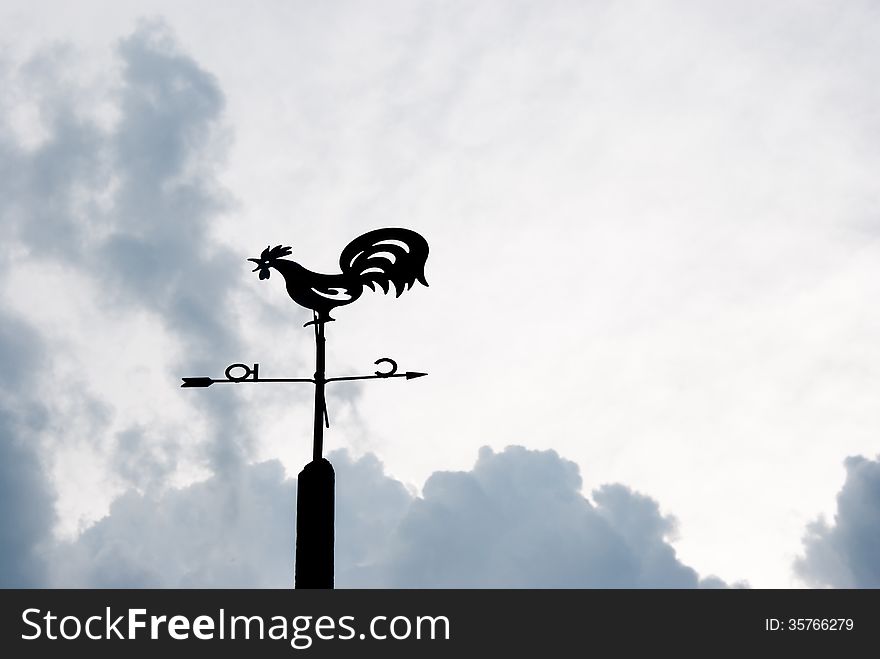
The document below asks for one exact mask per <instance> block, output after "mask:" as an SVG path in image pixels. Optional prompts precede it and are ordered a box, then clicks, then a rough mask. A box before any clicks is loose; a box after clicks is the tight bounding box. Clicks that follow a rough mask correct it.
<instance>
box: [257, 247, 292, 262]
mask: <svg viewBox="0 0 880 659" xmlns="http://www.w3.org/2000/svg"><path fill="white" fill-rule="evenodd" d="M292 251H293V250H291V249H290V247H282V246H281V245H276V246H275V247H270V246H266V249H264V250H263V253H262V254H260V258H261V259H269V260H274V259H280V258H281V257H282V256H290V255H291V253H292Z"/></svg>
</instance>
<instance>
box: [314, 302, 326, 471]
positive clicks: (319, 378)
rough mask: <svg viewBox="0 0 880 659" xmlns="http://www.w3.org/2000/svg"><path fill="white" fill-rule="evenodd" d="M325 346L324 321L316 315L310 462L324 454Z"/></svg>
mask: <svg viewBox="0 0 880 659" xmlns="http://www.w3.org/2000/svg"><path fill="white" fill-rule="evenodd" d="M326 346H327V340H326V339H325V338H324V319H323V318H322V317H321V316H320V315H318V316H316V317H315V438H314V443H313V444H312V460H320V459H321V458H322V457H323V454H324V419H325V417H326V414H327V402H326V400H325V399H324V384H325V382H326V377H325V376H326V373H325V365H324V364H325V352H326Z"/></svg>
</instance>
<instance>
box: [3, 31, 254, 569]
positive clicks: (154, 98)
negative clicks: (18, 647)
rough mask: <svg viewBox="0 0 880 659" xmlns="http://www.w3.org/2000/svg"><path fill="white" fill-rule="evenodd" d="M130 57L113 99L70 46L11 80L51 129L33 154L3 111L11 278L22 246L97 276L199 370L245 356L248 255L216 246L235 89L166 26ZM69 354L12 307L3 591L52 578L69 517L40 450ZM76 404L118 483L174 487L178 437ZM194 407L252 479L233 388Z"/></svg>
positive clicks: (6, 349) (111, 301)
mask: <svg viewBox="0 0 880 659" xmlns="http://www.w3.org/2000/svg"><path fill="white" fill-rule="evenodd" d="M117 55H118V59H119V62H120V64H121V65H122V66H121V77H120V79H119V82H118V85H117V86H116V88H115V89H114V90H113V93H112V94H110V95H109V97H108V98H92V97H91V96H89V94H91V93H93V90H90V89H88V88H87V87H86V86H83V85H81V84H79V83H77V82H74V80H75V79H76V73H77V58H76V57H75V56H74V54H73V53H71V52H70V51H69V50H68V49H66V48H64V47H53V48H47V49H44V50H42V51H41V52H39V53H37V54H36V55H35V56H33V57H32V58H31V59H30V60H29V61H27V62H26V63H24V64H23V65H22V66H21V67H20V68H19V69H18V70H17V71H12V72H11V73H9V75H11V76H13V77H14V78H15V79H16V80H18V81H19V83H20V84H22V85H24V86H25V87H26V91H27V93H28V94H29V95H30V97H32V99H33V101H34V104H35V107H36V108H37V110H36V111H37V114H38V116H39V122H40V124H41V126H42V130H43V131H44V133H45V135H44V138H43V139H42V140H41V141H39V143H37V144H36V145H32V146H30V147H26V146H24V145H23V143H22V141H21V140H20V139H19V137H20V136H18V135H17V134H16V132H15V130H14V129H13V127H12V126H13V123H12V121H11V115H6V114H4V113H0V235H2V237H3V239H4V243H5V246H6V249H5V250H3V251H2V252H0V283H2V280H4V279H5V278H6V277H7V276H8V274H9V272H10V268H12V267H14V260H13V256H12V255H13V254H14V253H17V254H19V255H20V254H22V253H24V254H27V258H28V261H29V262H30V263H34V264H39V263H45V264H63V266H64V267H65V268H68V269H71V270H73V271H74V272H76V273H77V274H78V275H82V276H84V277H86V278H88V279H90V280H91V281H93V282H95V285H96V287H97V289H98V290H100V291H101V296H100V300H98V301H97V302H98V303H99V304H100V305H103V306H105V307H106V308H108V309H114V310H118V309H135V310H146V311H149V312H152V313H155V314H156V315H157V316H159V317H161V319H162V322H163V323H164V324H165V325H166V326H167V327H168V328H169V330H170V331H171V333H172V334H173V336H174V338H175V339H176V340H177V341H179V342H180V343H181V344H182V346H183V350H182V351H181V352H182V354H183V357H182V363H181V364H180V365H179V367H180V369H181V372H188V370H191V371H192V372H199V371H202V370H205V369H206V368H207V365H208V362H209V361H213V360H215V359H216V355H217V354H232V355H234V354H235V353H236V348H237V347H238V345H239V343H238V339H237V337H236V335H235V333H234V331H233V330H232V329H230V328H229V326H228V325H227V323H226V319H225V318H224V302H225V301H226V298H227V294H228V293H229V291H230V290H231V288H232V286H233V285H234V284H235V283H238V282H240V281H241V280H242V275H243V273H244V272H246V271H245V267H246V264H245V262H244V260H243V259H242V258H239V255H235V254H231V253H230V252H229V251H226V250H224V249H222V248H219V247H217V246H216V245H210V244H209V231H210V222H211V220H212V218H214V217H216V216H217V214H218V211H220V210H221V209H222V208H224V207H225V205H226V204H227V200H226V195H225V193H224V192H223V191H222V190H220V189H219V187H218V186H217V184H216V183H215V179H214V167H215V166H216V159H217V157H218V155H221V154H222V148H218V144H220V145H221V146H222V143H223V137H224V136H223V134H222V129H221V124H220V118H221V115H222V111H223V104H224V101H223V95H222V93H221V92H220V90H219V87H218V85H217V82H216V80H215V79H214V78H213V77H212V76H211V75H210V74H208V73H207V72H205V71H204V70H202V69H201V68H200V67H199V66H198V65H197V64H196V63H195V62H194V61H193V60H192V59H191V58H189V57H187V56H186V55H183V54H181V53H180V52H179V51H178V49H177V47H176V45H175V44H174V41H173V39H172V38H171V37H170V36H169V33H168V31H167V30H166V28H164V27H163V26H162V25H161V24H159V23H150V24H143V25H141V26H140V27H139V28H138V29H137V30H136V31H135V32H134V34H132V35H131V36H130V37H128V38H127V39H124V40H123V41H121V42H120V43H119V46H118V49H117ZM7 73H8V72H7ZM104 91H106V90H104ZM104 91H102V93H104ZM83 97H86V98H85V99H84V98H83ZM104 101H107V102H109V103H111V104H112V105H113V107H114V108H115V110H116V114H117V118H116V120H115V121H114V122H113V124H112V127H108V126H106V125H102V123H101V122H100V121H99V120H98V119H96V118H93V117H91V115H89V113H88V112H83V111H82V108H83V107H86V108H89V107H92V106H94V105H96V104H97V103H99V102H104ZM34 302H35V303H40V302H39V301H38V300H35V301H34ZM54 357H56V355H53V354H51V353H50V352H49V348H48V347H47V346H45V345H43V344H42V343H41V342H40V341H39V339H38V338H37V337H36V329H35V328H34V327H30V326H28V325H27V323H26V322H24V321H22V320H20V319H17V318H14V317H12V316H11V315H9V314H5V313H4V314H0V361H2V364H3V369H2V373H0V471H2V485H0V488H2V492H0V494H2V498H0V515H2V516H0V521H2V531H0V534H2V536H0V538H2V544H0V584H2V585H38V584H39V583H40V582H41V579H40V577H39V575H40V574H41V573H42V570H41V569H40V564H39V555H40V550H41V548H42V547H44V545H45V544H46V543H47V542H49V538H50V534H51V528H52V526H53V524H54V519H55V518H54V512H53V499H54V492H53V488H52V486H51V484H50V483H49V480H48V478H47V474H46V472H45V469H44V462H45V454H43V455H42V456H41V453H40V451H41V450H42V451H46V450H51V447H45V446H44V447H40V446H39V445H38V440H39V436H40V435H39V433H40V430H41V429H42V428H43V427H44V426H45V425H46V424H47V419H46V416H47V414H48V412H47V410H46V409H45V408H44V407H43V405H42V404H41V403H40V402H39V397H38V395H37V392H35V391H34V387H33V386H32V385H30V384H29V380H28V378H27V377H26V375H27V374H28V373H31V372H34V371H35V369H37V367H38V366H39V367H40V368H41V369H43V371H48V372H51V370H52V368H53V358H54ZM173 382H174V378H173V377H169V383H171V384H169V386H175V385H174V384H173ZM71 384H72V385H73V384H74V383H71ZM212 393H214V392H212ZM77 395H78V396H79V398H80V399H81V402H80V404H79V405H77V407H76V413H77V415H78V418H77V419H75V420H71V419H53V424H54V425H56V426H69V425H70V424H69V423H68V422H69V421H76V422H81V423H85V424H88V426H89V427H91V428H94V429H95V432H94V433H92V440H93V441H95V442H98V443H99V444H100V446H101V450H102V452H103V451H109V453H110V455H111V456H112V458H111V461H112V462H113V463H114V464H115V468H116V472H117V473H116V476H119V477H122V478H124V479H126V480H128V482H130V483H131V484H132V485H134V486H136V487H139V488H150V487H152V486H154V485H161V484H162V482H163V480H164V477H165V476H166V475H167V474H168V473H170V472H171V471H173V469H174V468H175V463H176V457H177V452H176V450H175V441H174V440H173V438H161V437H155V435H154V434H150V433H149V432H146V431H145V430H144V429H143V428H140V427H130V428H128V429H125V430H123V431H122V432H120V433H118V434H117V435H116V437H115V439H111V438H109V437H107V436H106V434H105V433H103V432H102V431H103V430H104V429H105V428H106V423H107V405H106V403H105V402H103V401H99V400H97V399H93V398H90V394H88V393H87V388H85V387H83V388H81V390H80V391H78V394H77ZM194 404H196V405H200V406H201V407H202V411H203V413H204V416H205V418H207V419H208V420H209V421H210V422H211V424H212V425H211V431H210V432H209V434H208V436H209V437H210V441H209V443H208V445H207V448H206V451H205V461H206V462H207V463H208V464H209V465H210V467H211V468H212V469H213V470H215V471H218V472H223V471H226V472H229V473H230V474H238V468H239V467H240V466H241V465H242V464H243V462H244V460H245V455H246V452H247V450H246V448H247V443H248V432H247V429H246V428H244V427H242V426H241V425H240V423H239V420H238V419H239V415H237V414H236V410H237V404H236V400H235V398H234V397H233V396H231V392H229V391H220V392H216V395H212V396H210V397H204V398H202V399H200V400H198V399H196V400H194ZM227 485H228V487H227V493H226V500H227V503H228V505H227V506H225V507H224V508H223V509H222V510H223V511H224V512H226V513H228V514H230V515H232V514H234V510H235V508H236V505H237V504H235V503H234V502H233V501H228V499H229V498H230V497H233V498H234V497H235V496H236V493H237V492H238V487H237V484H236V482H235V481H234V479H230V482H229V483H227ZM244 491H247V489H246V488H245V490H244ZM132 496H134V495H129V499H124V500H123V502H122V503H119V504H118V506H122V505H124V504H125V502H126V501H130V500H131V499H130V498H131V497H132Z"/></svg>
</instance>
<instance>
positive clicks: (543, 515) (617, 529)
mask: <svg viewBox="0 0 880 659" xmlns="http://www.w3.org/2000/svg"><path fill="white" fill-rule="evenodd" d="M580 487H581V478H580V474H579V472H578V468H577V465H575V464H574V463H573V462H569V461H568V460H563V459H561V458H560V457H559V456H558V455H557V454H556V453H555V452H554V451H529V450H527V449H524V448H522V447H517V446H513V447H508V448H507V449H506V450H505V451H503V452H501V453H493V452H492V451H491V450H490V449H488V448H483V449H482V450H481V451H480V456H479V459H478V461H477V464H476V465H475V467H474V469H473V470H472V471H469V472H438V473H435V474H434V475H432V476H431V477H430V478H429V479H428V481H427V483H426V484H425V488H424V498H422V499H418V500H416V501H414V502H413V505H412V506H411V507H410V509H409V511H408V512H407V515H406V516H405V517H404V519H403V520H401V523H400V525H399V526H398V529H397V532H396V534H395V538H394V541H393V545H392V550H391V555H390V559H389V560H388V561H387V565H386V570H387V575H388V581H389V584H390V585H393V586H398V587H425V588H436V587H457V586H461V587H474V586H477V587H510V588H627V587H668V588H695V587H698V586H699V585H700V579H699V576H698V575H697V573H696V572H695V571H694V570H692V569H691V568H689V567H687V566H685V565H683V564H682V563H681V562H679V561H678V559H677V558H676V556H675V551H674V549H673V548H672V547H671V546H670V545H669V544H668V541H667V539H668V536H669V534H670V533H671V532H672V531H673V521H672V520H671V519H670V518H668V517H663V516H662V515H661V514H660V511H659V508H658V506H657V503H656V502H655V501H653V500H652V499H649V498H648V497H645V496H643V495H640V494H637V493H635V492H633V491H632V490H630V489H629V488H627V487H625V486H623V485H609V486H605V487H603V488H600V489H599V490H597V491H595V492H594V493H593V498H594V500H595V504H593V503H591V502H590V501H588V500H587V499H585V498H584V497H583V496H581V494H580ZM713 584H714V582H713Z"/></svg>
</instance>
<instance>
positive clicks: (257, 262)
mask: <svg viewBox="0 0 880 659" xmlns="http://www.w3.org/2000/svg"><path fill="white" fill-rule="evenodd" d="M248 261H253V262H254V263H256V264H257V267H256V268H254V269H253V270H251V272H256V271H257V270H259V269H260V263H261V261H260V259H248Z"/></svg>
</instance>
